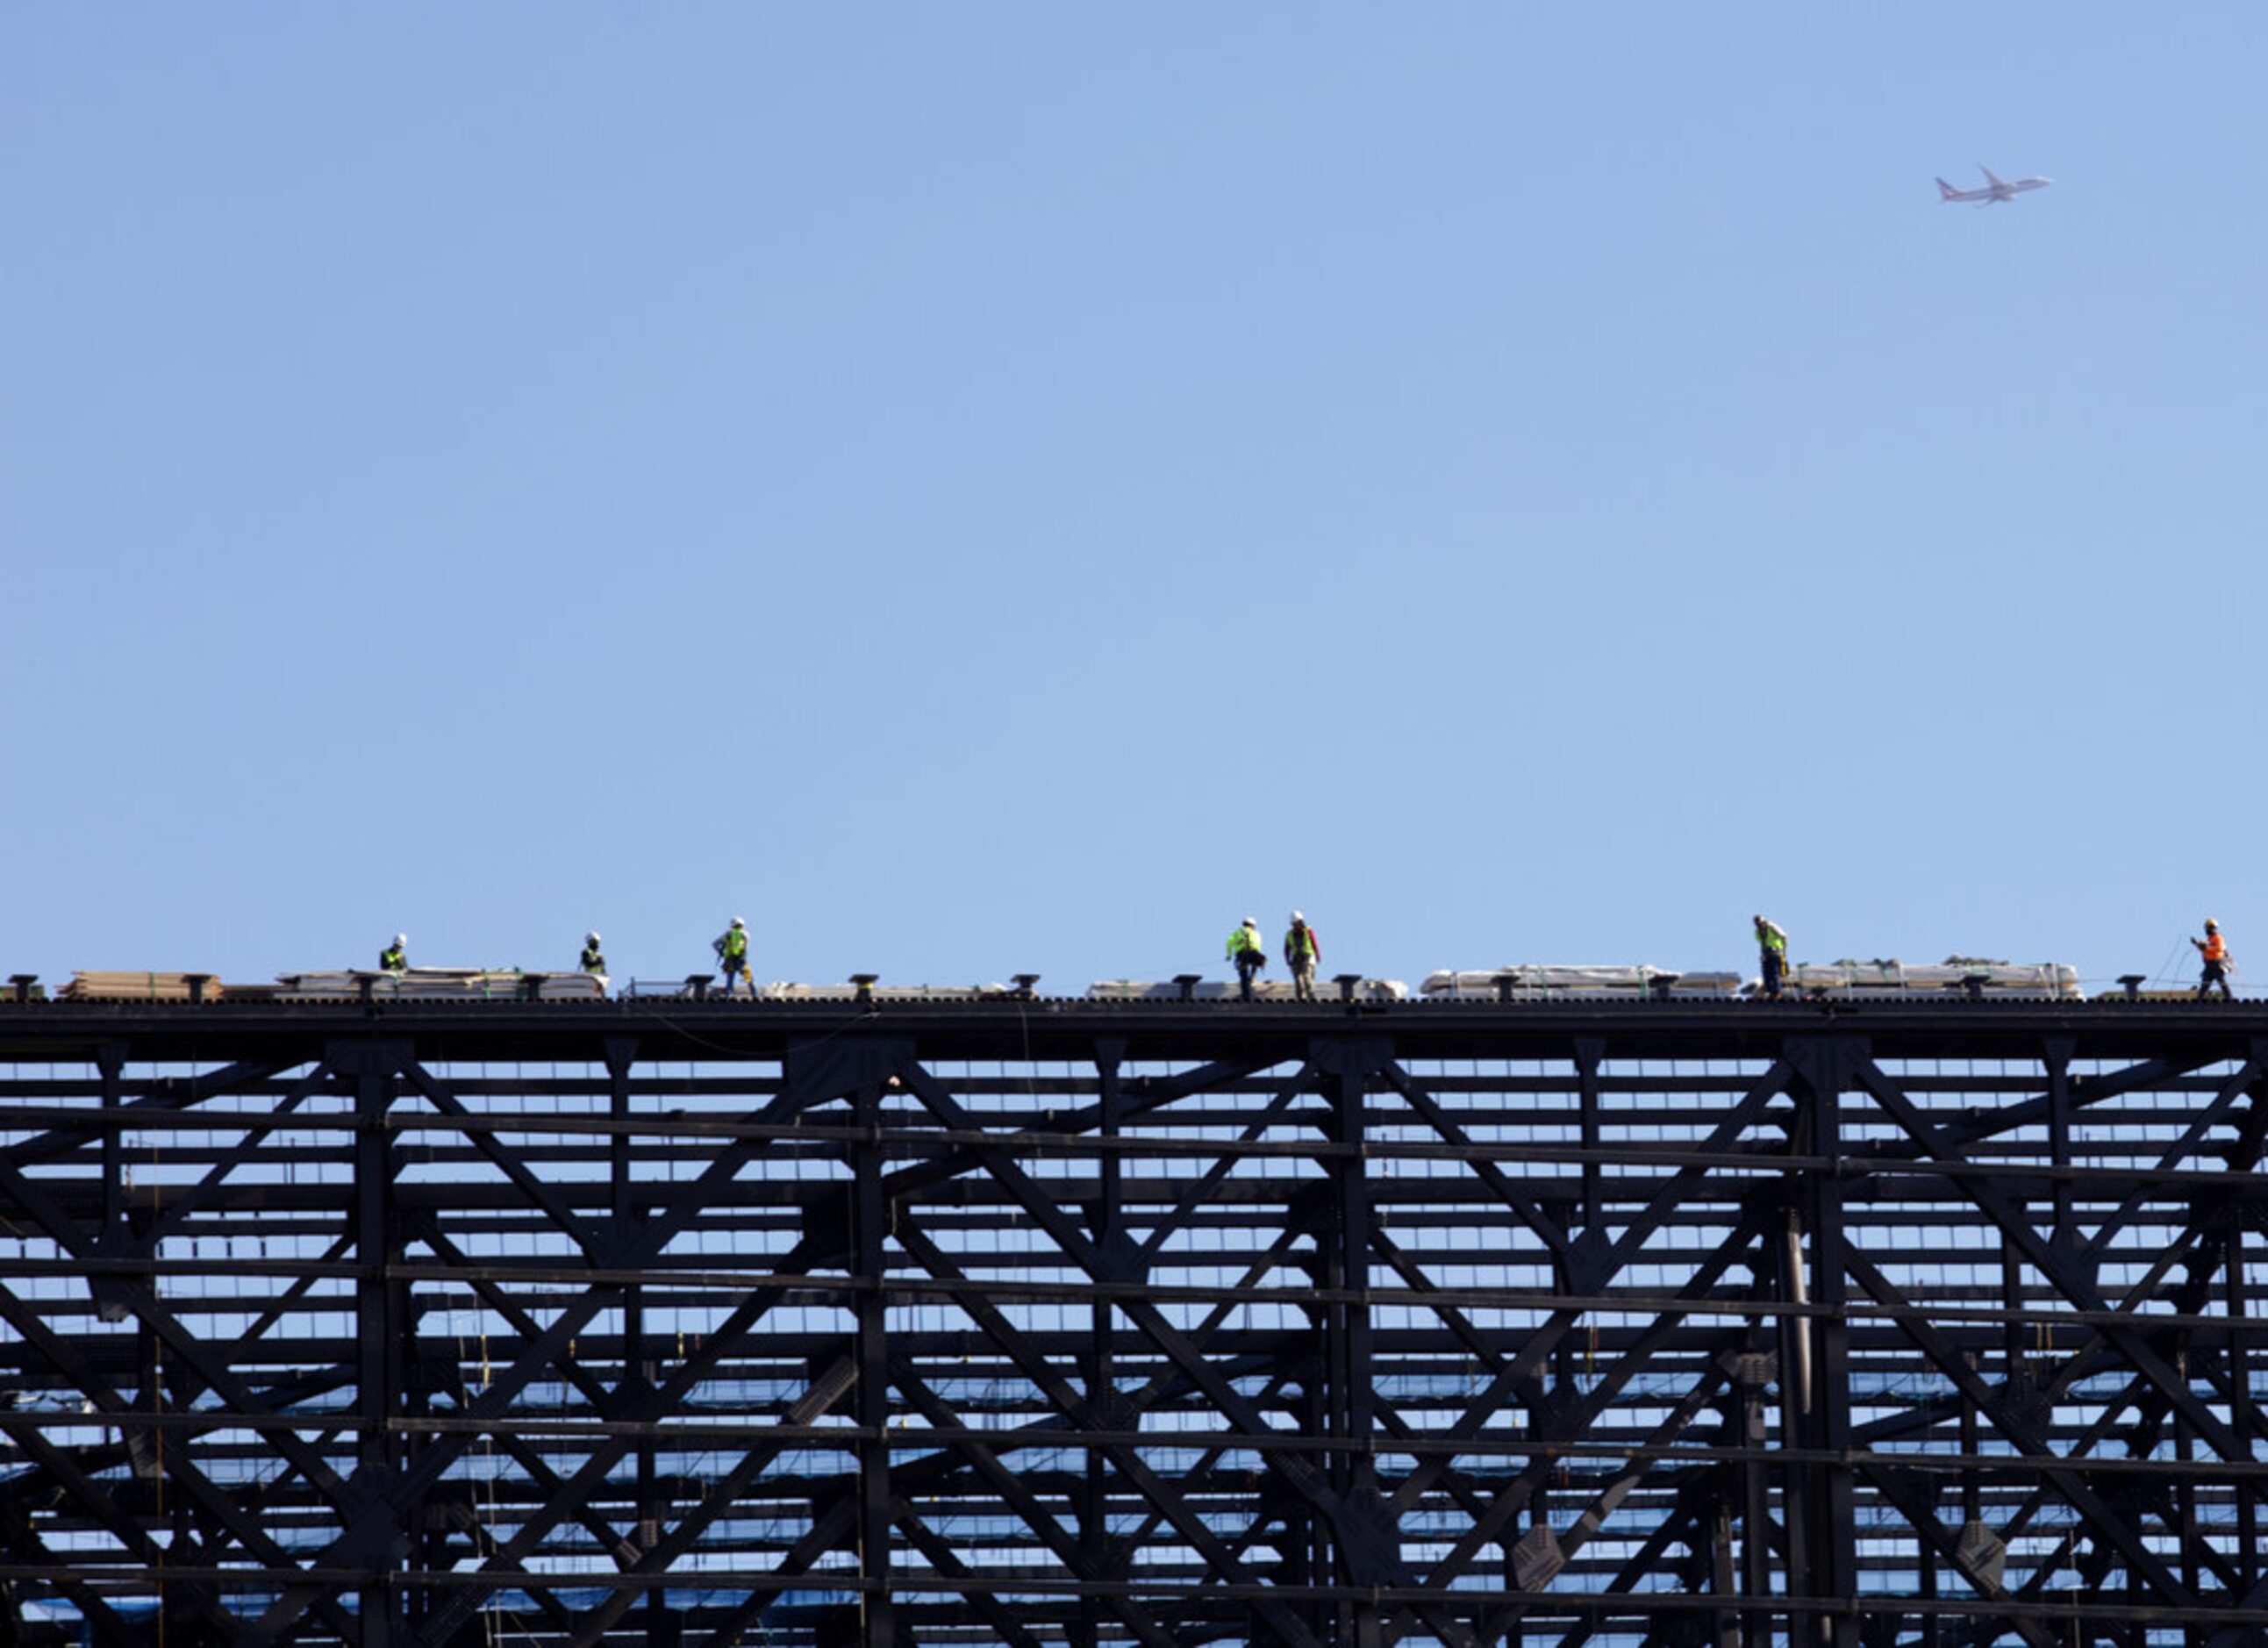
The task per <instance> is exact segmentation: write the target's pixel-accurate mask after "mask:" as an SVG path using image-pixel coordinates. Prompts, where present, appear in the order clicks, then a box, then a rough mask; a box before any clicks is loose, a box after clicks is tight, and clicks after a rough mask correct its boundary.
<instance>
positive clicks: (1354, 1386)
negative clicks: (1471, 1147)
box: [1309, 1040, 1395, 1648]
mask: <svg viewBox="0 0 2268 1648" xmlns="http://www.w3.org/2000/svg"><path fill="white" fill-rule="evenodd" d="M1309 1057H1310V1060H1312V1062H1313V1063H1314V1066H1315V1068H1316V1071H1317V1073H1318V1074H1319V1075H1322V1078H1323V1084H1324V1093H1325V1096H1326V1097H1327V1098H1328V1099H1329V1102H1330V1117H1329V1124H1328V1125H1329V1128H1330V1139H1331V1142H1332V1143H1333V1144H1335V1145H1337V1146H1338V1147H1339V1148H1338V1149H1337V1150H1336V1151H1334V1152H1333V1154H1332V1156H1331V1158H1330V1194H1331V1201H1330V1208H1329V1214H1328V1215H1327V1216H1326V1217H1325V1218H1324V1219H1323V1220H1322V1229H1321V1231H1320V1232H1319V1234H1320V1235H1321V1238H1322V1248H1323V1252H1322V1283H1323V1288H1324V1290H1325V1293H1326V1295H1327V1297H1328V1299H1329V1302H1328V1303H1327V1304H1325V1305H1324V1307H1323V1319H1324V1324H1325V1326H1324V1334H1323V1341H1324V1342H1323V1357H1322V1364H1323V1365H1322V1371H1323V1378H1324V1381H1325V1391H1326V1398H1325V1402H1324V1416H1323V1417H1324V1424H1325V1427H1326V1431H1325V1434H1326V1435H1328V1436H1329V1438H1330V1439H1331V1441H1332V1443H1333V1444H1334V1446H1332V1447H1331V1448H1330V1450H1329V1452H1328V1454H1327V1455H1326V1457H1325V1477H1326V1480H1327V1481H1328V1482H1329V1486H1330V1490H1331V1497H1332V1499H1333V1501H1334V1502H1335V1503H1336V1504H1337V1506H1338V1508H1339V1520H1338V1523H1337V1525H1336V1526H1332V1527H1331V1528H1330V1530H1329V1535H1330V1544H1331V1548H1332V1556H1333V1559H1334V1560H1333V1563H1332V1567H1331V1570H1330V1571H1329V1573H1328V1574H1327V1575H1326V1576H1324V1577H1325V1578H1329V1579H1331V1580H1335V1581H1336V1582H1337V1583H1338V1584H1341V1585H1357V1586H1359V1585H1373V1586H1374V1585H1378V1584H1380V1583H1381V1581H1382V1580H1383V1579H1384V1578H1387V1577H1388V1575H1387V1574H1386V1573H1385V1572H1384V1571H1382V1570H1386V1569H1388V1568H1390V1566H1391V1565H1392V1564H1391V1563H1388V1561H1387V1560H1386V1551H1385V1547H1387V1546H1388V1545H1391V1544H1392V1543H1393V1542H1394V1541H1395V1534H1394V1533H1393V1531H1392V1530H1390V1529H1387V1528H1383V1527H1381V1528H1377V1529H1372V1528H1370V1527H1368V1526H1367V1519H1364V1522H1363V1528H1364V1532H1363V1534H1362V1536H1361V1538H1360V1540H1359V1541H1351V1540H1350V1537H1349V1535H1350V1528H1351V1526H1354V1524H1355V1519H1356V1518H1357V1517H1358V1516H1359V1515H1360V1512H1361V1511H1366V1510H1367V1509H1369V1508H1371V1507H1373V1506H1374V1505H1376V1504H1377V1503H1378V1497H1379V1496H1378V1477H1377V1468H1376V1461H1375V1460H1374V1459H1373V1455H1372V1453H1371V1451H1370V1448H1371V1438H1372V1434H1373V1428H1374V1426H1375V1423H1376V1415H1375V1413H1374V1411H1373V1392H1372V1379H1373V1371H1372V1366H1371V1327H1370V1303H1369V1294H1370V1249H1371V1241H1370V1217H1371V1216H1370V1178H1369V1174H1370V1162H1369V1157H1368V1156H1367V1154H1366V1150H1365V1148H1364V1144H1365V1138H1366V1130H1365V1120H1366V1117H1365V1108H1366V1100H1367V1099H1368V1097H1369V1095H1370V1073H1371V1072H1372V1071H1373V1070H1375V1069H1378V1068H1381V1067H1382V1066H1383V1065H1384V1064H1386V1063H1387V1062H1388V1060H1389V1059H1390V1057H1391V1053H1390V1050H1389V1049H1388V1046H1386V1044H1384V1043H1383V1042H1377V1041H1351V1040H1350V1041H1324V1042H1318V1043H1316V1044H1315V1045H1314V1047H1313V1048H1312V1050H1311V1052H1310V1053H1309ZM1373 1540H1374V1541H1377V1542H1378V1545H1379V1547H1380V1548H1366V1546H1368V1545H1369V1544H1370V1542H1371V1541H1373ZM1337 1616H1338V1617H1337V1630H1336V1631H1335V1632H1334V1633H1333V1636H1332V1640H1333V1641H1335V1642H1341V1643H1346V1644H1351V1648H1379V1644H1381V1641H1382V1637H1381V1629H1380V1618H1379V1609H1378V1607H1377V1605H1376V1604H1375V1603H1373V1602H1371V1601H1369V1600H1358V1601H1351V1602H1343V1603H1341V1604H1340V1605H1339V1607H1338V1608H1337Z"/></svg>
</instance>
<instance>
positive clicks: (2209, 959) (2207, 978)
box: [2190, 921, 2232, 1001]
mask: <svg viewBox="0 0 2268 1648" xmlns="http://www.w3.org/2000/svg"><path fill="white" fill-rule="evenodd" d="M2190 942H2191V943H2192V944H2194V945H2196V946H2197V947H2198V955H2200V956H2202V957H2205V973H2204V976H2203V977H2201V978H2200V979H2198V993H2197V999H2198V1001H2204V1000H2205V992H2206V991H2208V990H2210V989H2212V988H2213V986H2215V985H2219V986H2220V999H2221V1000H2222V1001H2229V1000H2231V999H2232V997H2231V996H2230V994H2229V990H2228V963H2229V954H2228V940H2227V939H2225V938H2223V937H2221V935H2220V922H2218V921H2207V922H2206V923H2205V936H2204V937H2203V938H2193V939H2191V941H2190Z"/></svg>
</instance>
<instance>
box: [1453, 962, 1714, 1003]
mask: <svg viewBox="0 0 2268 1648" xmlns="http://www.w3.org/2000/svg"><path fill="white" fill-rule="evenodd" d="M1656 979H1663V980H1667V981H1668V982H1667V983H1666V984H1664V985H1663V986H1662V988H1665V989H1667V990H1668V993H1669V994H1670V996H1671V997H1672V998H1673V999H1674V1000H1677V1001H1716V1000H1729V999H1731V998H1732V997H1734V996H1737V995H1738V994H1740V993H1741V975H1740V974H1738V973H1736V972H1672V971H1670V970H1669V969H1668V968H1667V967H1653V966H1647V965H1646V964H1643V963H1641V964H1638V966H1635V967H1570V966H1547V965H1539V964H1535V963H1531V962H1522V963H1520V964H1516V965H1513V966H1510V967H1495V968H1491V969H1488V970H1487V971H1485V972H1435V973H1428V974H1427V975H1426V977H1425V983H1424V984H1423V985H1422V986H1420V987H1419V989H1420V993H1421V994H1425V995H1429V996H1433V997H1437V998H1441V999H1446V1000H1448V1001H1467V1000H1473V1001H1502V1000H1510V1001H1618V1000H1619V1001H1638V1000H1643V999H1645V998H1646V997H1648V996H1651V995H1653V994H1654V993H1655V989H1656V986H1655V983H1654V981H1655V980H1656Z"/></svg>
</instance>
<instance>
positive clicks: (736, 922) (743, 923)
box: [733, 916, 747, 927]
mask: <svg viewBox="0 0 2268 1648" xmlns="http://www.w3.org/2000/svg"><path fill="white" fill-rule="evenodd" d="M733 926H734V927H746V926H747V922H746V921H743V920H740V917H738V916H734V917H733Z"/></svg>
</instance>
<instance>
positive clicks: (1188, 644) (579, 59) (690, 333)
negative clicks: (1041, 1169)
mask: <svg viewBox="0 0 2268 1648" xmlns="http://www.w3.org/2000/svg"><path fill="white" fill-rule="evenodd" d="M2264 61H2268V8H2263V7H2261V6H2259V5H2257V4H2250V0H2246V3H2243V4H2239V3H2237V0H2221V3H2217V4H2214V3H2201V4H2191V5H2183V6H2179V7H2169V8H2156V9H2147V8H2137V7H2134V6H2132V5H2123V4H2122V5H2110V4H2052V5H2051V4H2002V5H1996V6H1991V7H1975V6H1967V5H1962V6H1955V5H1951V4H1913V5H1899V6H1826V5H1819V4H1810V3H1808V0H1807V3H1805V4H1793V3H1791V4H1770V5H1767V4H1741V5H1732V6H1715V5H1706V6H1705V5H1689V4H1667V3H1663V4H1634V5H1624V6H1611V7H1604V6H1593V5H1578V4H1550V5H1544V4H1427V5H1422V6H1392V7H1389V6H1382V5H1378V4H1368V3H1365V4H1327V3H1318V0H1298V3H1297V4H1292V3H1288V0H1287V3H1283V4H1261V3H1241V4H1229V5H1222V4H1141V5H1119V6H1097V5H1064V4H1037V3H1025V4H1010V3H1007V0H1002V3H999V4H967V5H938V4H918V5H917V4H900V5H894V6H845V5H836V4H699V3H695V0H681V3H678V4H669V5H666V6H654V7H630V6H623V5H618V4H609V5H598V4H581V3H579V0H544V3H543V4H534V3H533V0H529V3H526V4H478V5H461V4H388V5H384V6H379V5H370V4H363V5H350V4H338V5H302V4H280V3H277V4H213V5H194V6H192V5H180V4H130V3H120V4H63V3H62V0H20V3H19V4H13V5H10V6H8V7H7V8H5V10H4V11H0V200H4V207H5V218H4V225H5V247H6V250H5V255H4V256H0V299H4V314H5V317H6V324H5V329H4V334H0V695H4V698H0V701H4V706H5V715H6V720H5V722H4V733H0V739H4V743H0V748H4V750H5V751H6V756H5V759H4V761H0V839H4V841H5V844H6V856H7V866H8V868H7V874H6V875H5V876H4V879H0V972H16V971H19V970H27V971H33V972H40V973H43V974H45V975H47V976H48V977H49V978H50V979H56V978H60V977H62V976H63V975H66V974H68V972H70V970H71V969H73V968H75V967H88V968H111V967H119V968H140V967H152V968H188V969H195V970H202V971H210V972H218V973H221V974H222V975H223V976H225V977H228V978H232V979H265V978H267V977H269V976H270V975H272V974H274V973H275V972H278V971H282V970H287V969H290V970H297V969H301V968H310V967H336V966H347V965H369V964H372V962H374V960H375V959H376V956H377V952H378V950H379V946H380V945H381V943H382V942H384V941H385V940H386V939H387V937H388V936H390V935H392V934H393V933H394V932H395V931H396V930H397V929H398V930H401V931H403V932H405V933H407V934H408V935H409V939H410V955H411V957H412V959H413V961H415V962H417V963H419V964H437V965H438V964H451V965H475V964H502V965H512V964H517V965H523V966H566V965H570V964H571V963H572V961H573V958H574V954H575V950H576V949H577V946H578V943H579V942H580V939H581V936H582V934H583V932H584V930H585V928H586V927H593V926H596V927H599V928H600V930H601V931H602V932H603V933H604V934H605V935H606V939H607V948H608V953H609V955H610V957H611V958H612V961H613V965H614V971H615V974H616V976H617V978H621V977H623V976H627V975H636V976H638V977H641V978H671V977H681V976H682V975H683V974H684V973H686V972H690V971H692V970H694V969H695V968H696V967H698V966H700V965H703V964H705V963H706V961H707V959H708V940H709V939H710V938H711V936H712V935H714V934H715V933H717V932H718V930H719V929H720V928H721V927H723V926H724V925H725V921H726V920H728V919H729V918H730V917H732V916H733V915H742V916H745V917H746V918H747V920H748V922H749V924H750V926H751V927H752V929H753V931H754V933H755V946H754V954H755V964H756V969H757V972H758V974H759V976H760V977H762V978H768V979H777V978H783V977H784V978H792V979H806V980H811V981H833V980H840V979H843V978H844V977H845V976H847V975H848V974H849V973H851V972H854V971H873V972H880V974H882V975H883V977H884V979H885V980H886V981H887V982H896V983H916V982H926V983H937V984H944V983H968V982H976V981H980V980H992V979H1003V978H1005V977H1006V976H1007V975H1008V974H1010V973H1012V972H1018V971H1027V970H1029V971H1037V972H1040V973H1042V985H1041V988H1042V990H1043V991H1076V990H1079V989H1083V988H1084V987H1085V986H1086V984H1087V983H1088V982H1089V981H1090V980H1092V979H1098V978H1109V977H1146V978H1165V977H1169V976H1170V975H1172V974H1174V973H1175V972H1183V971H1197V970H1204V971H1206V972H1210V973H1213V974H1216V975H1218V974H1219V972H1220V971H1221V963H1220V957H1221V947H1222V942H1223V940H1224V938H1225V937H1226V934H1227V931H1228V929H1229V928H1230V927H1232V926H1233V925H1234V923H1235V922H1236V921H1237V920H1238V919H1239V918H1240V917H1241V916H1244V915H1246V914H1252V915H1256V916H1258V917H1259V918H1260V920H1261V921H1262V924H1263V927H1264V928H1266V929H1267V930H1268V932H1269V935H1270V940H1271V943H1272V942H1273V941H1274V939H1275V938H1276V936H1277V935H1278V934H1279V933H1280V931H1281V927H1282V924H1283V919H1284V917H1285V914H1286V913H1287V912H1288V911H1289V910H1290V909H1291V908H1292V906H1293V905H1298V906H1300V908H1302V909H1304V910H1305V911H1306V912H1307V914H1308V916H1309V917H1310V918H1311V919H1312V920H1314V923H1315V925H1316V926H1317V927H1318V929H1319V930H1320V932H1321V934H1322V940H1323V943H1324V957H1323V960H1324V971H1325V972H1337V971H1341V970H1343V969H1344V970H1352V971H1360V972H1366V973H1368V974H1372V975H1374V976H1387V977H1396V978H1403V979H1409V980H1410V981H1411V982H1412V983H1413V984H1414V983H1415V982H1416V981H1417V980H1418V979H1421V978H1422V977H1423V976H1424V974H1425V972H1428V971H1429V970H1432V969H1433V968H1436V967H1444V966H1456V967H1487V966H1494V965H1499V964H1506V963H1511V962H1521V961H1530V962H1588V963H1597V962H1640V961H1644V962H1651V963H1653V964H1658V965H1664V966H1671V967H1682V968H1702V967H1735V966H1746V967H1753V965H1754V964H1755V953H1754V950H1753V947H1752V946H1751V945H1750V944H1749V939H1748V920H1749V915H1750V914H1751V913H1755V912H1756V911H1759V910H1761V911H1764V912H1766V913H1770V914H1771V915H1773V916H1774V917H1775V918H1776V919H1778V920H1779V921H1780V922H1781V923H1782V924H1783V925H1784V926H1786V927H1788V928H1789V929H1790V931H1791V932H1792V933H1793V935H1794V942H1793V951H1794V954H1795V956H1796V957H1798V958H1799V959H1804V960H1814V961H1818V960H1827V959H1831V958H1833V957H1842V956H1855V957H1892V956H1895V957H1903V958H1904V959H1906V960H1909V961H1917V960H1921V961H1935V960H1939V959H1941V958H1942V957H1945V956H1947V955H1948V954H1951V953H1953V952H1955V951H1956V950H1958V951H1961V952H1962V953H1966V954H1972V955H1974V954H1985V955H1992V956H1998V957H2008V958H2011V959H2014V960H2020V961H2038V960H2044V959H2050V958H2054V959H2058V960H2066V961H2070V962H2073V963H2075V964H2078V965H2079V967H2080V971H2081V972H2082V973H2083V974H2085V975H2086V976H2087V977H2088V978H2089V979H2091V980H2100V981H2104V982H2106V983H2107V981H2108V980H2109V979H2110V978H2111V977H2113V976H2115V975H2116V974H2117V973H2120V972H2127V971H2137V972H2155V971H2157V970H2159V969H2161V968H2162V967H2166V966H2168V964H2169V957H2176V953H2178V956H2179V957H2184V958H2185V957H2188V956H2189V955H2190V952H2189V951H2188V949H2187V947H2186V946H2185V945H2182V944H2181V943H2180V938H2181V935H2183V933H2184V932H2193V931H2195V930H2196V929H2197V927H2198V924H2199V923H2200V922H2201V921H2202V920H2203V919H2204V918H2205V916H2206V915H2208V914H2213V915H2218V916H2219V917H2220V920H2222V922H2223V923H2224V924H2225V925H2226V927H2228V932H2229V935H2230V939H2231V943H2232V948H2233V949H2234V950H2235V952H2236V955H2237V957H2238V959H2239V962H2240V964H2241V963H2242V961H2244V960H2245V959H2246V958H2247V957H2248V954H2249V952H2250V951H2252V950H2257V951H2258V952H2259V955H2260V960H2261V966H2262V968H2263V969H2264V971H2263V972H2262V975H2261V976H2262V978H2263V979H2264V981H2268V899H2264V898H2263V897H2262V892H2261V888H2260V883H2259V878H2258V877H2257V875H2256V874H2255V873H2254V872H2253V870H2252V868H2251V865H2250V859H2249V857H2248V856H2247V854H2248V852H2249V838H2250V830H2251V827H2252V825H2253V824H2255V823H2256V822H2257V820H2258V819H2259V818H2260V817H2261V816H2262V812H2263V803H2264V794H2263V789H2264V784H2268V780H2264V776H2263V768H2262V764H2261V762H2260V761H2259V760H2258V759H2257V758H2256V757H2255V751H2256V749H2257V745H2258V743H2259V736H2258V735H2259V732H2260V726H2259V722H2260V716H2259V713H2258V709H2257V706H2258V702H2259V688H2258V686H2257V684H2256V683H2255V682H2254V680H2253V676H2254V673H2255V667H2254V662H2253V659H2252V656H2251V652H2252V642H2253V632H2252V628H2251V619H2252V617H2253V616H2254V614H2255V613H2256V612H2257V610H2259V609H2260V607H2261V605H2262V595H2263V593H2264V590H2263V586H2264V582H2268V578H2264V573H2263V572H2262V570H2261V562H2260V555H2259V551H2258V547H2257V538H2258V536H2259V535H2258V530H2257V516H2258V514H2259V507H2258V503H2257V497H2258V493H2259V491H2260V488H2261V483H2262V459H2263V454H2264V452H2268V416H2264V412H2268V407H2264V395H2268V388H2264V385H2268V371H2264V366H2268V361H2264V355H2268V330H2264V327H2263V324H2262V321H2263V309H2264V305H2268V267H2264V263H2268V255H2264V253H2268V238H2264V234H2268V128H2264V127H2263V125H2262V122H2261V120H2260V116H2259V107H2260V91H2259V82H2260V66H2261V64H2262V63H2263V62H2264ZM1979 162H1982V163H1984V164H1985V165H1988V166H1992V168H1993V169H1994V170H1995V171H1998V172H1999V173H2000V174H2002V175H2003V176H2007V177H2015V176H2023V175H2029V174H2047V175H2049V176H2051V177H2052V178H2054V179H2055V186H2054V187H2053V188H2050V189H2047V190H2044V191H2041V192H2038V193H2035V194H2032V195H2029V196H2025V197H2024V198H2022V199H2021V200H2020V201H2018V202H2017V203H2014V204H2013V205H2005V206H1995V207H1992V208H1989V209H1982V210H1980V209H1977V208H1974V207H1970V206H1962V205H1946V204H1941V203H1940V202H1939V200H1938V198H1937V190H1936V188H1935V185H1934V184H1933V181H1932V179H1933V177H1934V176H1938V175H1942V176H1945V177H1947V178H1949V179H1951V180H1953V181H1955V183H1956V184H1960V185H1962V186H1964V187H1965V186H1969V185H1971V184H1973V183H1975V182H1977V181H1978V174H1977V165H1978V163H1979ZM2171 965H2172V970H2173V971H2175V972H2179V973H2180V974H2182V975H2183V976H2184V977H2187V976H2189V975H2191V973H2192V972H2193V971H2194V967H2193V964H2192V963H2191V961H2189V960H2187V959H2178V960H2175V961H2173V962H2172V964H2171ZM2240 981H2241V975H2240Z"/></svg>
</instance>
